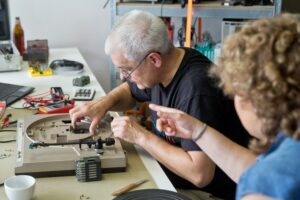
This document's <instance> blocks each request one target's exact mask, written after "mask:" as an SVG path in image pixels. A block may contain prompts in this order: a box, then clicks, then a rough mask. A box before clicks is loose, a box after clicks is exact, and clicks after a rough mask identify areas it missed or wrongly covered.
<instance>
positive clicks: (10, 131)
mask: <svg viewBox="0 0 300 200" xmlns="http://www.w3.org/2000/svg"><path fill="white" fill-rule="evenodd" d="M0 132H16V130H3V129H2V130H0Z"/></svg>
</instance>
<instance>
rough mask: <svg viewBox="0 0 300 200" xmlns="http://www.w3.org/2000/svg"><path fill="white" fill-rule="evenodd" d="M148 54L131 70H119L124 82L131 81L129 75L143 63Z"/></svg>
mask: <svg viewBox="0 0 300 200" xmlns="http://www.w3.org/2000/svg"><path fill="white" fill-rule="evenodd" d="M149 54H150V53H148V54H146V56H145V57H144V58H143V59H142V60H140V62H138V64H137V65H136V66H135V67H134V68H132V70H124V69H120V70H121V73H122V76H123V78H124V80H125V81H129V80H130V79H131V75H132V73H133V72H134V71H135V70H136V69H137V68H139V67H140V66H141V64H142V63H143V62H144V60H145V59H146V58H147V57H148V55H149Z"/></svg>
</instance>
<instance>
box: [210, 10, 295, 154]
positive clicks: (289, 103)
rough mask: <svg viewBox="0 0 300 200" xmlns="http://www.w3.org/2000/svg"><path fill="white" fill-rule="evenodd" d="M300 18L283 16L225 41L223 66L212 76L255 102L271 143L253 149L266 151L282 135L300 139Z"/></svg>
mask: <svg viewBox="0 0 300 200" xmlns="http://www.w3.org/2000/svg"><path fill="white" fill-rule="evenodd" d="M299 19H300V18H299V15H292V14H282V15H280V16H276V17H274V18H272V19H261V20H257V21H252V22H248V23H247V24H245V26H243V28H242V29H241V30H240V31H239V32H237V33H235V34H233V35H231V36H230V37H228V39H227V40H226V41H225V42H224V44H223V47H222V48H223V55H222V56H221V57H220V59H219V65H218V66H213V67H212V69H211V71H210V74H211V75H212V76H214V77H217V79H219V86H220V87H221V88H223V91H224V92H225V93H226V94H228V95H231V96H234V95H235V94H239V95H240V96H242V97H243V99H244V100H245V101H249V102H251V103H252V104H253V106H254V108H255V111H256V114H257V116H258V117H259V118H260V119H261V120H262V121H263V126H262V133H263V134H264V135H265V136H267V138H268V139H269V140H268V141H267V142H266V143H264V144H262V143H259V142H258V143H257V142H256V144H255V145H254V146H253V145H252V146H251V145H250V148H251V149H252V150H256V151H257V150H258V149H260V150H259V151H260V152H262V151H264V150H266V148H267V147H268V146H269V144H270V143H271V142H272V140H273V139H274V138H275V137H276V135H277V134H278V131H279V130H283V132H284V133H285V134H286V135H288V136H291V137H293V138H294V139H297V140H298V139H299V138H300V20H299ZM252 144H254V143H253V142H252Z"/></svg>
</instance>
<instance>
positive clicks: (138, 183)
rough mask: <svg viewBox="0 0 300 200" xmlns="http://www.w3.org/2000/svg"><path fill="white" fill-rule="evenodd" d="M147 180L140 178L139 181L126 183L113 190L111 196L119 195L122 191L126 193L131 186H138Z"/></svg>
mask: <svg viewBox="0 0 300 200" xmlns="http://www.w3.org/2000/svg"><path fill="white" fill-rule="evenodd" d="M147 181H148V179H142V180H140V181H137V182H134V183H130V184H128V185H126V186H124V187H122V188H121V189H119V190H116V191H114V192H113V193H112V195H113V196H119V195H121V194H124V193H126V192H128V191H130V190H132V189H133V188H136V187H138V186H139V185H141V184H143V183H145V182H147Z"/></svg>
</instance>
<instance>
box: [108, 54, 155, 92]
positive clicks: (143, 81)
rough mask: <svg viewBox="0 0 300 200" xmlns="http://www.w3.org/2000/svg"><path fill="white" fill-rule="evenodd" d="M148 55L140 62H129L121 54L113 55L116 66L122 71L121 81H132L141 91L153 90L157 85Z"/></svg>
mask: <svg viewBox="0 0 300 200" xmlns="http://www.w3.org/2000/svg"><path fill="white" fill-rule="evenodd" d="M148 55H149V54H147V55H145V57H143V58H141V60H140V61H138V62H136V61H129V60H127V59H126V58H124V56H123V55H122V54H121V53H119V52H116V53H113V54H111V59H112V62H113V63H114V65H115V66H116V67H117V68H118V69H119V70H120V79H121V80H124V81H125V80H126V81H131V82H134V83H136V84H137V87H138V88H139V89H146V88H151V87H152V86H153V85H154V84H155V83H152V82H153V81H152V79H153V78H152V77H153V75H152V74H153V73H151V72H150V70H151V66H149V63H148V62H147V61H148Z"/></svg>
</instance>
